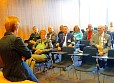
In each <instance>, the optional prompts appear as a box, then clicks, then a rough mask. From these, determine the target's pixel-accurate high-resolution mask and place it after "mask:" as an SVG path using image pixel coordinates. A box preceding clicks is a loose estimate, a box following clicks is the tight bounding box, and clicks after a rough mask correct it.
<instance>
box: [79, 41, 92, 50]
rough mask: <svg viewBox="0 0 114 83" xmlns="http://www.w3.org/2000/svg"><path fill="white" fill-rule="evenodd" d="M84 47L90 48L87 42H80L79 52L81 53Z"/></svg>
mask: <svg viewBox="0 0 114 83" xmlns="http://www.w3.org/2000/svg"><path fill="white" fill-rule="evenodd" d="M86 46H90V41H89V40H80V50H81V51H83V48H84V47H86Z"/></svg>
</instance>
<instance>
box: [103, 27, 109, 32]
mask: <svg viewBox="0 0 114 83" xmlns="http://www.w3.org/2000/svg"><path fill="white" fill-rule="evenodd" d="M103 28H104V32H105V33H106V32H107V30H108V26H107V25H105V26H103Z"/></svg>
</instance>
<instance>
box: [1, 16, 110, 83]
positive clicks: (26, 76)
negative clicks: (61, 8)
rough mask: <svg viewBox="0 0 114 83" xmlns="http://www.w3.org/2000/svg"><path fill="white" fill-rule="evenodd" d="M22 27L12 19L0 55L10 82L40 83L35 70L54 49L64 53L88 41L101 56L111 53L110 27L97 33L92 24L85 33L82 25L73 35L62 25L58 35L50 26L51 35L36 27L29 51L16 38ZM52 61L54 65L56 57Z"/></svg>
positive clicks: (9, 20)
mask: <svg viewBox="0 0 114 83" xmlns="http://www.w3.org/2000/svg"><path fill="white" fill-rule="evenodd" d="M19 23H20V21H19V19H18V18H17V17H13V16H10V17H8V18H7V19H6V22H5V29H6V33H5V35H4V37H3V38H1V39H0V55H1V58H2V60H3V63H4V67H3V75H4V77H5V78H6V79H8V80H10V81H23V80H31V81H35V82H37V83H38V82H39V81H38V79H37V78H36V77H35V75H34V74H33V71H31V69H32V70H33V69H34V67H35V63H36V61H44V60H45V59H46V58H48V54H47V53H48V51H50V50H52V49H54V48H57V50H59V51H60V50H62V47H73V46H75V45H76V44H77V43H80V41H81V40H88V41H90V45H91V46H94V47H95V48H97V49H98V55H99V56H104V55H106V54H107V52H108V50H109V49H111V37H110V35H109V34H107V31H106V30H105V27H106V26H101V25H100V26H98V28H97V31H95V30H93V29H92V25H91V24H88V28H87V30H86V31H85V32H84V33H82V32H81V30H80V28H79V26H78V25H76V26H74V29H73V30H74V31H73V32H72V33H70V32H68V27H67V26H63V25H61V26H60V32H59V33H58V34H57V33H55V32H54V29H53V27H52V26H48V33H47V32H46V30H44V29H41V30H40V31H39V32H38V28H37V27H36V26H34V27H33V33H32V34H31V35H30V38H29V39H28V48H29V49H28V48H27V46H26V45H25V44H24V43H23V41H22V39H21V38H20V37H16V34H17V32H18V28H19ZM6 41H7V42H6ZM31 51H32V53H31ZM52 59H53V61H54V57H53V58H52ZM25 61H26V63H27V64H28V65H27V64H26V63H25ZM105 62H106V61H105V60H99V64H101V66H103V67H104V65H105ZM28 66H29V67H30V68H31V69H30V68H29V67H28Z"/></svg>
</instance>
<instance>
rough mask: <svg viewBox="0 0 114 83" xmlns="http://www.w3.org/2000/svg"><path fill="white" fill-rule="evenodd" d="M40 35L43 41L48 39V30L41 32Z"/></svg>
mask: <svg viewBox="0 0 114 83" xmlns="http://www.w3.org/2000/svg"><path fill="white" fill-rule="evenodd" d="M39 34H40V37H41V40H45V39H46V30H44V29H42V30H40V33H39Z"/></svg>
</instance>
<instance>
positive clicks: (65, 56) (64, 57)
mask: <svg viewBox="0 0 114 83" xmlns="http://www.w3.org/2000/svg"><path fill="white" fill-rule="evenodd" d="M74 51H75V49H74V48H73V47H63V48H62V52H67V53H66V54H63V55H62V61H69V60H70V61H72V59H71V56H70V55H68V54H73V53H74Z"/></svg>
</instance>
